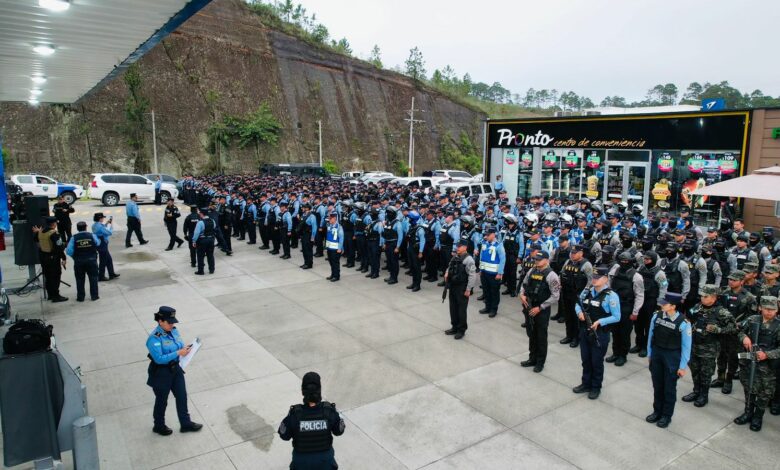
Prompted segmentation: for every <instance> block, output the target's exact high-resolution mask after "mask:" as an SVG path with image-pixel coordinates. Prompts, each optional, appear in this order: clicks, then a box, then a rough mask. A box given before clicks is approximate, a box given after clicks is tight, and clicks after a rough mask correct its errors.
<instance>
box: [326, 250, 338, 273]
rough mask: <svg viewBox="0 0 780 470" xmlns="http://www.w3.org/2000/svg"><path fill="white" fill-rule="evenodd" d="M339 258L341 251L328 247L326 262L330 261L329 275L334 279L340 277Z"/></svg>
mask: <svg viewBox="0 0 780 470" xmlns="http://www.w3.org/2000/svg"><path fill="white" fill-rule="evenodd" d="M340 260H341V253H338V252H337V250H331V249H328V263H330V277H332V278H336V279H338V278H340V277H341V264H340V262H341V261H340Z"/></svg>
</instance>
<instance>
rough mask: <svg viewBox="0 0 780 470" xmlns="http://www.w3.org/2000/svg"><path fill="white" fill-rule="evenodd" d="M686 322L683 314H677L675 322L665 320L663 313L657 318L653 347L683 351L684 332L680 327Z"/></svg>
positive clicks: (659, 313)
mask: <svg viewBox="0 0 780 470" xmlns="http://www.w3.org/2000/svg"><path fill="white" fill-rule="evenodd" d="M684 321H685V316H684V315H683V314H682V313H679V312H678V313H677V318H675V319H674V321H672V320H669V319H666V318H664V315H663V313H662V312H658V314H657V315H656V317H655V327H654V328H653V347H654V348H664V349H682V332H681V331H680V325H682V323H683V322H684Z"/></svg>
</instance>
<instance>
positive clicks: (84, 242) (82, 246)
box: [65, 221, 100, 302]
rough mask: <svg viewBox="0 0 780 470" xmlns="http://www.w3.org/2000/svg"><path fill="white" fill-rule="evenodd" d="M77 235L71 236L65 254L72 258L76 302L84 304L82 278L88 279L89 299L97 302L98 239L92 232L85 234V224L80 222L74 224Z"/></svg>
mask: <svg viewBox="0 0 780 470" xmlns="http://www.w3.org/2000/svg"><path fill="white" fill-rule="evenodd" d="M76 230H78V233H76V234H75V235H73V236H72V237H71V239H70V241H69V242H68V246H67V248H65V253H67V255H68V256H70V257H71V258H73V274H75V276H76V301H77V302H84V297H85V295H86V294H85V292H84V277H88V278H89V297H90V298H91V299H92V300H97V299H99V298H100V297H98V262H97V257H98V251H97V250H98V246H100V239H99V238H98V237H97V235H95V234H94V233H92V232H87V223H86V222H84V221H81V222H79V223H77V224H76Z"/></svg>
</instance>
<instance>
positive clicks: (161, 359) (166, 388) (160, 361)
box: [146, 306, 203, 436]
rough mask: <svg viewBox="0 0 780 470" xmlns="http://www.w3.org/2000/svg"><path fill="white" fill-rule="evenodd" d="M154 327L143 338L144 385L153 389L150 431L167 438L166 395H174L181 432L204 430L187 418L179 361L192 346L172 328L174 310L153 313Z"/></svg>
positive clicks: (168, 429) (185, 390)
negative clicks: (146, 363)
mask: <svg viewBox="0 0 780 470" xmlns="http://www.w3.org/2000/svg"><path fill="white" fill-rule="evenodd" d="M154 321H156V322H157V327H156V328H155V329H154V330H152V332H151V333H150V334H149V338H147V339H146V349H147V350H148V351H149V354H148V357H149V361H150V362H149V368H148V374H149V378H148V379H147V381H146V384H147V385H148V386H150V387H152V390H154V412H153V414H152V415H153V417H154V428H152V431H154V432H155V433H157V434H159V435H161V436H170V435H171V434H173V430H171V428H169V427H168V426H166V425H165V408H167V406H168V395H170V393H171V392H173V396H174V397H175V398H176V414H177V415H178V417H179V424H180V426H181V429H180V430H181V432H197V431H200V429H201V428H202V427H203V425H202V424H199V423H195V422H193V421H192V420H191V419H190V413H189V410H188V409H187V387H186V385H185V381H184V371H183V370H182V369H181V367H180V366H179V359H180V358H182V357H184V356H186V355H187V354H189V352H190V349H191V348H192V345H187V346H185V344H184V340H182V339H181V336H180V335H179V331H178V330H177V329H176V327H175V326H174V325H176V323H178V322H179V320H177V319H176V309H174V308H172V307H165V306H163V307H160V308H159V309H158V311H157V313H155V314H154Z"/></svg>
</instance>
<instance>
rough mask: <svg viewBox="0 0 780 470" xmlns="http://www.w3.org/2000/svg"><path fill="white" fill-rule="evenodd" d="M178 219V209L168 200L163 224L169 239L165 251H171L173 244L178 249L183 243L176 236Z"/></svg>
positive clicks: (179, 215) (171, 200)
mask: <svg viewBox="0 0 780 470" xmlns="http://www.w3.org/2000/svg"><path fill="white" fill-rule="evenodd" d="M179 217H181V214H180V213H179V208H178V207H176V204H174V201H173V199H168V202H167V203H166V204H165V212H164V215H163V222H165V228H166V229H168V236H169V237H170V241H169V242H168V248H166V249H165V251H171V250H172V249H173V244H174V243H176V248H179V247H180V246H181V244H182V243H184V240H182V239H181V238H179V236H178V235H176V228H177V226H178V225H179V222H178V219H179Z"/></svg>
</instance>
